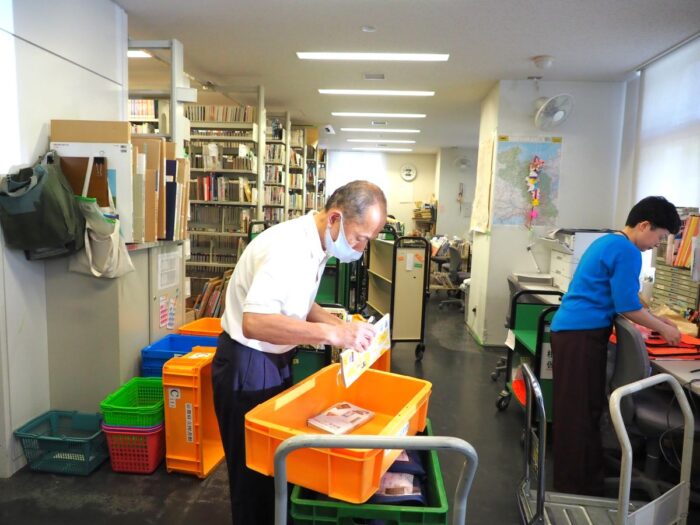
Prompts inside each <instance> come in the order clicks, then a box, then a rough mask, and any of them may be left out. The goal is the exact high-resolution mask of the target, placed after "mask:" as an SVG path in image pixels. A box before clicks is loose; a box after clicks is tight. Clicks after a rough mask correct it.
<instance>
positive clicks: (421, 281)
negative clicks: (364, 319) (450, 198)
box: [367, 227, 430, 361]
mask: <svg viewBox="0 0 700 525" xmlns="http://www.w3.org/2000/svg"><path fill="white" fill-rule="evenodd" d="M384 231H385V232H390V233H389V236H391V234H392V233H393V239H389V238H384V239H380V238H377V239H374V240H372V241H370V244H369V249H368V262H367V279H368V281H367V305H368V306H369V307H370V308H371V309H372V310H375V311H376V312H377V313H379V314H380V315H384V314H385V313H390V314H391V342H392V344H393V343H397V342H416V343H418V344H417V345H416V350H415V356H416V361H420V360H421V359H423V354H424V353H425V343H424V337H425V307H426V304H427V303H426V298H427V295H428V283H429V271H430V243H429V242H428V241H427V240H426V239H424V238H423V237H411V236H408V237H399V236H397V235H396V231H395V230H394V229H393V228H391V227H387V228H386V229H385V230H384Z"/></svg>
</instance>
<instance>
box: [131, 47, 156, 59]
mask: <svg viewBox="0 0 700 525" xmlns="http://www.w3.org/2000/svg"><path fill="white" fill-rule="evenodd" d="M126 56H127V57H129V58H151V55H149V54H148V53H146V52H145V51H144V50H143V49H129V50H128V51H127V52H126Z"/></svg>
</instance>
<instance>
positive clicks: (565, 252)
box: [539, 230, 611, 292]
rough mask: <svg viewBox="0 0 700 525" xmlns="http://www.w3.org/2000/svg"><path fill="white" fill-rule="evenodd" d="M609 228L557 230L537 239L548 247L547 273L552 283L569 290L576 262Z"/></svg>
mask: <svg viewBox="0 0 700 525" xmlns="http://www.w3.org/2000/svg"><path fill="white" fill-rule="evenodd" d="M610 231H611V230H558V231H556V232H555V233H553V234H552V236H551V237H548V238H541V239H539V241H540V242H541V243H542V244H544V245H545V246H547V247H549V248H550V252H549V273H550V274H551V275H552V281H553V284H554V285H555V286H556V287H557V288H559V289H560V290H562V291H564V292H566V291H568V290H569V285H570V284H571V279H572V278H573V277H574V273H575V272H576V268H577V267H578V263H579V262H580V261H581V257H583V254H584V253H585V252H586V250H587V249H588V247H589V246H590V245H591V244H592V243H593V242H594V241H595V240H596V239H598V238H599V237H602V236H603V235H607V234H608V233H610Z"/></svg>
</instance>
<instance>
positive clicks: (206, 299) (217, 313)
mask: <svg viewBox="0 0 700 525" xmlns="http://www.w3.org/2000/svg"><path fill="white" fill-rule="evenodd" d="M232 274H233V270H227V271H226V272H224V274H223V275H222V276H221V277H213V278H211V279H209V280H208V281H205V283H204V285H203V287H202V291H201V292H200V293H199V294H198V295H197V297H196V298H195V300H194V306H193V309H194V317H195V319H200V318H202V317H221V315H222V314H223V313H224V308H225V307H226V291H227V290H228V284H229V282H230V281H231V275H232Z"/></svg>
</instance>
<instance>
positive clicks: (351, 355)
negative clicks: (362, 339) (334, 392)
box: [340, 314, 391, 388]
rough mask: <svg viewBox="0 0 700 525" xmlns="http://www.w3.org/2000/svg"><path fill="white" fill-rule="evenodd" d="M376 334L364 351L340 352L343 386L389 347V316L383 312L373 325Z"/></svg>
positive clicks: (358, 375)
mask: <svg viewBox="0 0 700 525" xmlns="http://www.w3.org/2000/svg"><path fill="white" fill-rule="evenodd" d="M374 326H375V328H376V330H377V334H376V335H375V336H374V339H373V340H372V342H371V343H370V345H369V348H367V350H365V351H364V352H358V351H356V350H352V349H350V348H348V349H345V350H343V351H342V352H341V353H340V370H341V375H342V376H343V383H344V384H345V388H347V387H349V386H350V385H352V384H353V383H354V382H355V381H356V380H357V378H358V377H360V376H361V375H362V373H363V372H364V371H365V370H367V369H368V368H369V367H370V366H372V365H373V364H374V362H375V361H376V360H377V359H379V358H380V357H381V356H382V354H384V352H386V351H387V350H389V348H391V333H390V330H391V318H390V315H389V314H385V315H384V317H382V318H381V319H380V320H379V321H377V322H376V324H375V325H374Z"/></svg>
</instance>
